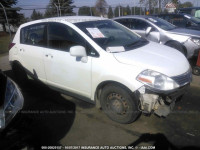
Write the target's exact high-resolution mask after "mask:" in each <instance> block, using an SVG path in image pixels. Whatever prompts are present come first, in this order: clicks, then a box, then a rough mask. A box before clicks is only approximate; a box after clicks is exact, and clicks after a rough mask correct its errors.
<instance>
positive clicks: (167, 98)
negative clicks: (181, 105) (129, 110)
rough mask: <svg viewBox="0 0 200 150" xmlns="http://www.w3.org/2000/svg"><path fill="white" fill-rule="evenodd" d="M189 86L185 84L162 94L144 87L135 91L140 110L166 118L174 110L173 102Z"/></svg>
mask: <svg viewBox="0 0 200 150" xmlns="http://www.w3.org/2000/svg"><path fill="white" fill-rule="evenodd" d="M189 86H190V85H189V84H187V85H184V86H182V87H180V88H179V89H176V90H171V91H166V92H163V91H159V90H155V89H152V88H150V87H148V86H145V85H144V86H142V87H141V88H139V89H138V91H137V95H138V97H139V100H140V109H141V111H142V112H143V113H145V114H151V113H155V114H156V115H158V116H160V117H166V116H167V115H168V114H169V113H170V112H171V111H172V109H173V108H174V106H175V101H176V100H178V99H179V98H181V96H182V95H183V94H184V93H185V92H186V91H187V90H188V88H189Z"/></svg>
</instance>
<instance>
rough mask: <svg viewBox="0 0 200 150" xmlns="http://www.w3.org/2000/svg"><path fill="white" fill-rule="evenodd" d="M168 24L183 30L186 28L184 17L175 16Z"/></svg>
mask: <svg viewBox="0 0 200 150" xmlns="http://www.w3.org/2000/svg"><path fill="white" fill-rule="evenodd" d="M170 22H171V23H172V24H174V25H175V26H178V27H183V28H184V27H186V24H187V20H186V18H185V17H184V16H179V15H175V16H174V17H173V18H171V20H170Z"/></svg>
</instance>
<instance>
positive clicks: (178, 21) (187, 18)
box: [155, 13, 200, 31]
mask: <svg viewBox="0 0 200 150" xmlns="http://www.w3.org/2000/svg"><path fill="white" fill-rule="evenodd" d="M155 16H156V17H159V18H162V19H164V20H166V21H168V22H170V23H171V24H173V25H175V26H177V27H180V28H187V29H193V30H199V31H200V19H199V18H196V17H193V16H191V15H188V14H182V13H179V14H160V15H155Z"/></svg>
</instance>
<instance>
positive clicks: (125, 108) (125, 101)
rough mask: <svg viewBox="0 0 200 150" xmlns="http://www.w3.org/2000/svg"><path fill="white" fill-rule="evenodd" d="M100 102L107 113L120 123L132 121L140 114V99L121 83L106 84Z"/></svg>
mask: <svg viewBox="0 0 200 150" xmlns="http://www.w3.org/2000/svg"><path fill="white" fill-rule="evenodd" d="M100 103H101V107H102V109H103V111H104V112H105V113H106V115H107V116H108V117H109V118H110V119H112V120H113V121H116V122H119V123H123V124H126V123H131V122H133V121H135V120H136V119H137V117H138V116H139V114H140V111H139V110H138V105H139V100H137V99H136V98H134V96H132V94H131V92H128V91H127V90H126V89H125V88H124V87H123V86H120V85H114V84H110V85H107V86H105V87H104V88H103V90H102V93H101V96H100Z"/></svg>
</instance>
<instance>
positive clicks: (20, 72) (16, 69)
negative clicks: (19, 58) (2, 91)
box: [12, 63, 28, 86]
mask: <svg viewBox="0 0 200 150" xmlns="http://www.w3.org/2000/svg"><path fill="white" fill-rule="evenodd" d="M12 70H13V73H14V75H15V78H16V81H17V83H18V84H20V85H22V86H24V85H26V83H27V81H28V77H27V74H26V71H25V70H24V68H23V67H22V66H21V65H20V64H18V63H15V64H13V66H12Z"/></svg>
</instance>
